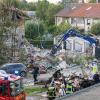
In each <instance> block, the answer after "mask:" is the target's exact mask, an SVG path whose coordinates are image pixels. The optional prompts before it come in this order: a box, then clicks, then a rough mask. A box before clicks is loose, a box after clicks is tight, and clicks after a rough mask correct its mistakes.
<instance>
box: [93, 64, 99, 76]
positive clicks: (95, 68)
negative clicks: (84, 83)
mask: <svg viewBox="0 0 100 100" xmlns="http://www.w3.org/2000/svg"><path fill="white" fill-rule="evenodd" d="M92 68H93V69H92V72H93V74H96V72H98V67H97V65H94V66H92Z"/></svg>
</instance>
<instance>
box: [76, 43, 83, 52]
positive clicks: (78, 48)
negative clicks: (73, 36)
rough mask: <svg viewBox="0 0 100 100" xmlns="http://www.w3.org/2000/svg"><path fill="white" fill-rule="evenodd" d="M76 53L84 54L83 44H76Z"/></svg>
mask: <svg viewBox="0 0 100 100" xmlns="http://www.w3.org/2000/svg"><path fill="white" fill-rule="evenodd" d="M75 51H78V52H82V44H80V43H78V42H75Z"/></svg>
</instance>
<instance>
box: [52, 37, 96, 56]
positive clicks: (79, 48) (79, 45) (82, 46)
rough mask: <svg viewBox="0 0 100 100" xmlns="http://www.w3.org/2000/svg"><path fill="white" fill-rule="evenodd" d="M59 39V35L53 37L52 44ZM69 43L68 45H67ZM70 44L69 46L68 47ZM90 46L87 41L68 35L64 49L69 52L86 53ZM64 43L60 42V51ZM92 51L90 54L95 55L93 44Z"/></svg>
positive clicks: (62, 49)
mask: <svg viewBox="0 0 100 100" xmlns="http://www.w3.org/2000/svg"><path fill="white" fill-rule="evenodd" d="M58 40H59V37H55V38H54V44H56V43H57V41H58ZM69 44H70V45H69ZM68 46H70V47H68ZM89 47H90V45H89V42H88V41H86V40H84V39H81V38H79V37H69V38H68V39H67V40H66V49H67V50H68V51H71V52H81V53H86V50H88V49H89ZM64 50H65V49H64V43H63V42H62V44H61V51H64ZM91 52H93V53H92V54H93V55H95V46H94V47H93V49H92V50H91Z"/></svg>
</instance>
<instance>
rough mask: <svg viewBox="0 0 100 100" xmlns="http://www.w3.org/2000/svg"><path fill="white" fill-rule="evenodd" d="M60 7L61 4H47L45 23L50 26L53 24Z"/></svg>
mask: <svg viewBox="0 0 100 100" xmlns="http://www.w3.org/2000/svg"><path fill="white" fill-rule="evenodd" d="M62 8H63V6H62V5H61V4H57V5H55V4H49V6H48V9H47V13H46V25H48V26H51V25H54V24H55V14H56V13H57V12H58V11H59V10H61V9H62Z"/></svg>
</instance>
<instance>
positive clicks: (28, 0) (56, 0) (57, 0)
mask: <svg viewBox="0 0 100 100" xmlns="http://www.w3.org/2000/svg"><path fill="white" fill-rule="evenodd" d="M26 1H27V2H33V1H34V2H36V1H38V0H26ZM47 1H49V2H50V3H57V2H59V1H61V0H47Z"/></svg>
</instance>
